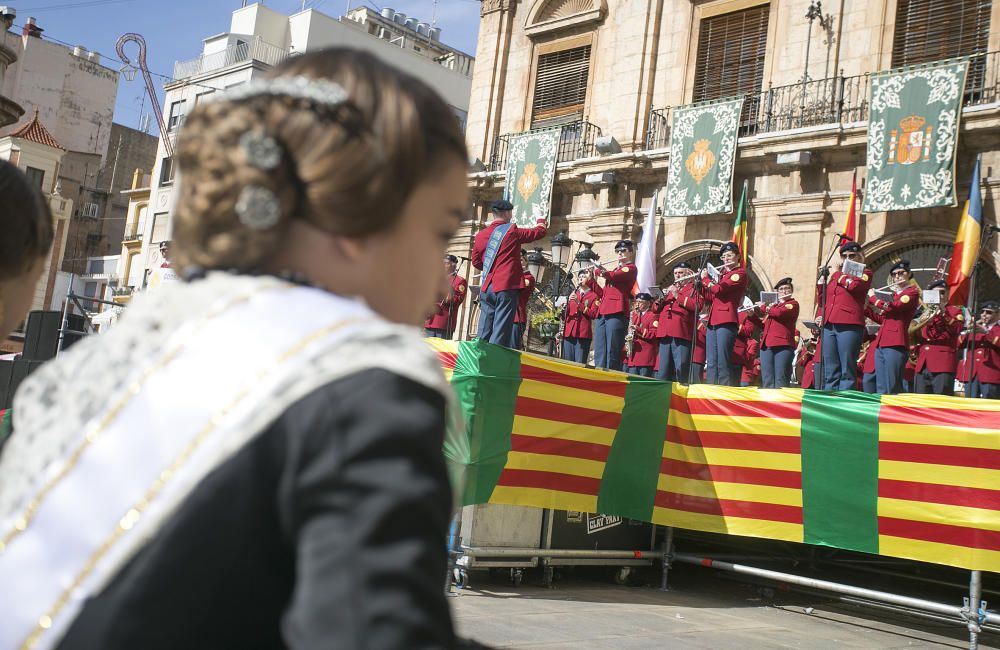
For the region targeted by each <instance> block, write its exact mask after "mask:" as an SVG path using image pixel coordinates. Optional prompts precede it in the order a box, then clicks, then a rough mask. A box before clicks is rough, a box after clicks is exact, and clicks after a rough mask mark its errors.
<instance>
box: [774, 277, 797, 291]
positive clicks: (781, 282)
mask: <svg viewBox="0 0 1000 650" xmlns="http://www.w3.org/2000/svg"><path fill="white" fill-rule="evenodd" d="M786 284H787V285H788V286H790V287H791V286H794V285H792V279H791V278H781V279H780V280H778V282H777V284H775V285H774V288H775V289H777V288H778V287H783V286H785V285H786Z"/></svg>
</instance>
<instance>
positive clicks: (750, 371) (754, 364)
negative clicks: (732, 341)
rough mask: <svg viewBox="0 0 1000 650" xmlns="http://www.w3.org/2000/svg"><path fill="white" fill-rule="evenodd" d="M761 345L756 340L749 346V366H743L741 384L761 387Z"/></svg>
mask: <svg viewBox="0 0 1000 650" xmlns="http://www.w3.org/2000/svg"><path fill="white" fill-rule="evenodd" d="M759 353H760V343H758V342H757V341H756V340H752V341H750V344H749V345H748V346H747V359H748V361H747V364H746V365H745V366H743V371H742V372H741V373H740V382H746V383H747V385H748V386H758V385H760V356H759Z"/></svg>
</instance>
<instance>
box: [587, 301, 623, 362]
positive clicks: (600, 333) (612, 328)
mask: <svg viewBox="0 0 1000 650" xmlns="http://www.w3.org/2000/svg"><path fill="white" fill-rule="evenodd" d="M626 329H627V326H626V323H625V316H624V315H623V314H608V315H606V316H598V317H597V318H595V319H594V365H595V366H597V367H598V368H605V369H606V370H621V369H622V348H623V347H625V330H626Z"/></svg>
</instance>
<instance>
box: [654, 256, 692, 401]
mask: <svg viewBox="0 0 1000 650" xmlns="http://www.w3.org/2000/svg"><path fill="white" fill-rule="evenodd" d="M673 273H674V281H673V283H672V284H671V285H670V286H668V287H667V288H666V289H665V290H664V292H663V299H662V300H661V301H659V302H658V304H657V307H658V312H659V313H658V314H657V323H656V337H657V339H658V341H659V352H658V354H657V359H658V361H657V366H656V378H657V379H663V380H666V381H679V382H683V383H685V384H686V383H687V382H688V380H689V375H690V371H691V332H692V331H693V330H694V326H695V325H694V321H695V318H694V314H695V312H697V311H698V308H699V307H700V304H699V303H700V302H701V295H700V292H699V291H698V285H697V284H696V281H697V279H698V274H697V273H695V272H694V271H693V270H692V269H691V265H690V264H688V263H687V262H680V263H679V264H675V265H674V269H673Z"/></svg>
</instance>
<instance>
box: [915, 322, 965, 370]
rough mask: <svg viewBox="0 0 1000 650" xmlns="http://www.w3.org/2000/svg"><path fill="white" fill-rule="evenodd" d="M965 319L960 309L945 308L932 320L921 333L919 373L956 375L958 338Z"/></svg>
mask: <svg viewBox="0 0 1000 650" xmlns="http://www.w3.org/2000/svg"><path fill="white" fill-rule="evenodd" d="M964 322H965V317H964V316H962V310H961V309H959V308H958V307H951V306H949V307H945V308H944V310H943V311H942V312H941V313H939V314H937V315H936V316H934V317H933V318H931V319H930V320H929V321H928V322H927V324H926V325H924V328H923V329H922V330H921V331H920V338H919V339H918V340H919V341H920V351H919V352H918V354H917V368H916V370H917V372H923V371H924V368H926V369H927V370H928V371H929V372H934V373H937V372H948V373H954V372H955V369H956V368H957V366H958V355H957V353H956V352H957V350H956V348H957V347H958V336H959V333H960V332H961V330H962V325H963V324H964Z"/></svg>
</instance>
